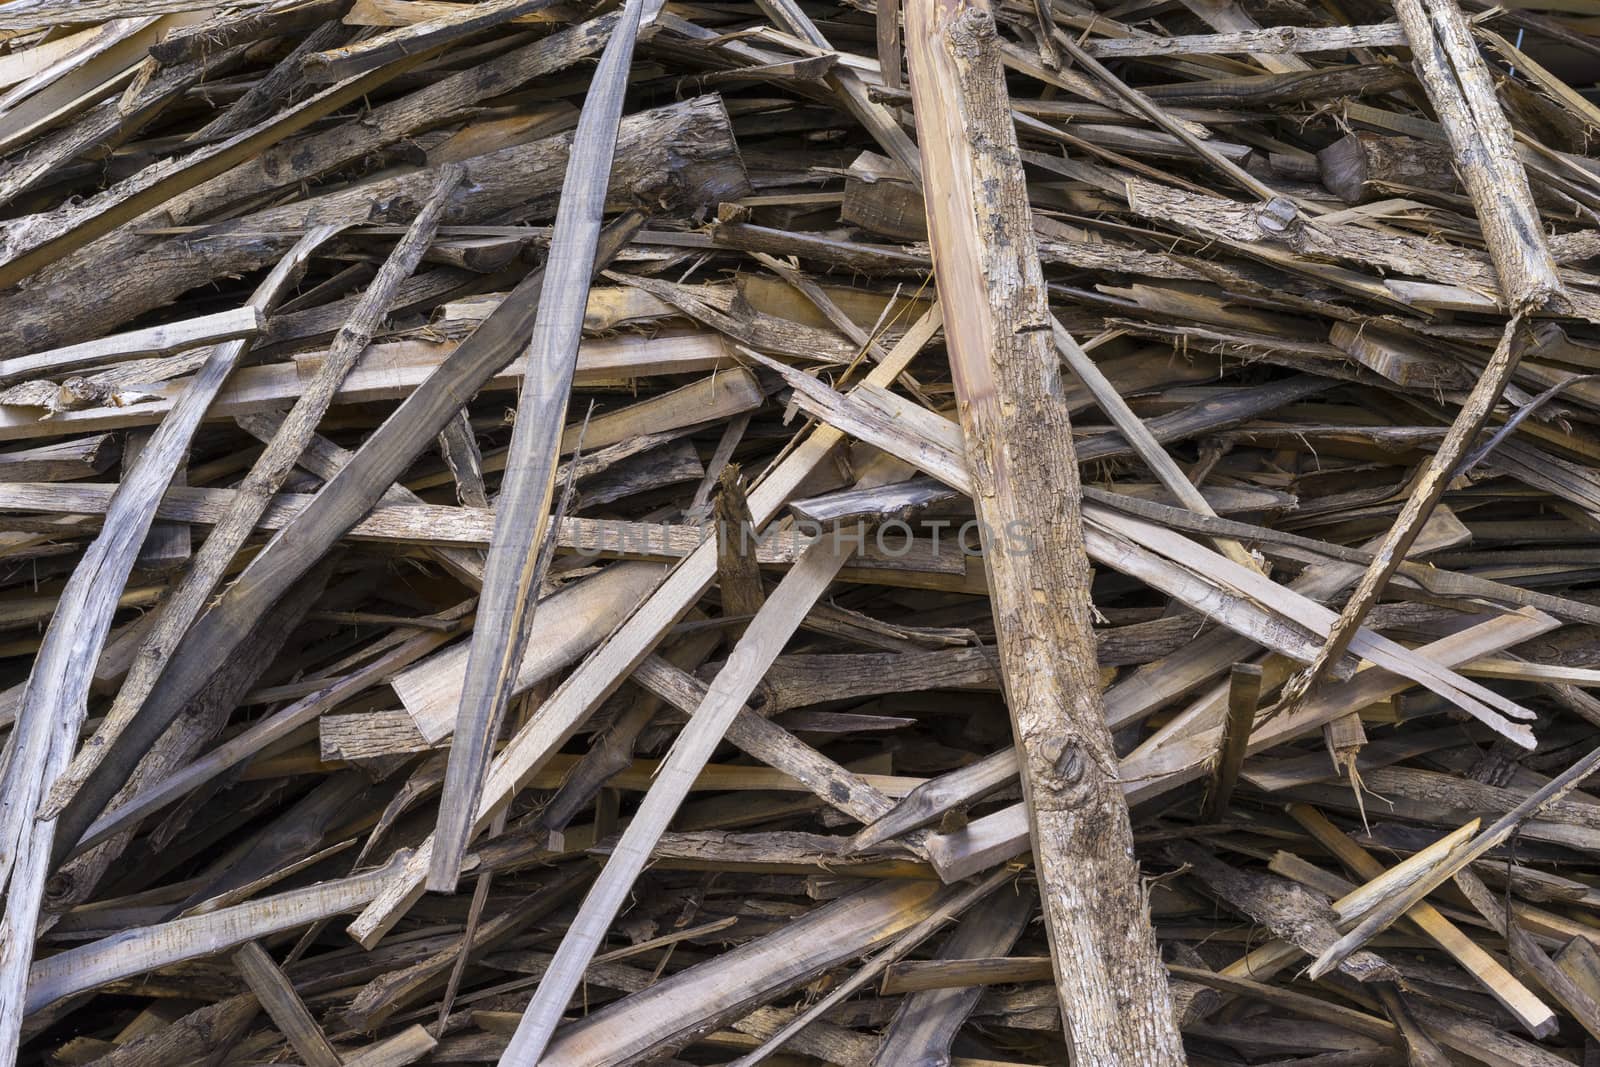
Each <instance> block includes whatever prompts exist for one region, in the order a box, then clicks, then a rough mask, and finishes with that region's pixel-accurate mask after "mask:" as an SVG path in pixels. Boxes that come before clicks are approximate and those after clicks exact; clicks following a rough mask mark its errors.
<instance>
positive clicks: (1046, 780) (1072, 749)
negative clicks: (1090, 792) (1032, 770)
mask: <svg viewBox="0 0 1600 1067" xmlns="http://www.w3.org/2000/svg"><path fill="white" fill-rule="evenodd" d="M1034 754H1035V755H1036V756H1037V757H1038V760H1039V761H1040V762H1042V763H1043V764H1044V766H1043V767H1041V768H1040V769H1039V772H1038V773H1037V774H1036V775H1035V776H1034V781H1035V782H1037V783H1038V784H1039V785H1041V786H1043V787H1044V788H1045V789H1048V790H1049V791H1050V792H1051V793H1053V794H1055V797H1056V799H1058V800H1060V799H1066V800H1068V801H1069V802H1070V801H1071V799H1072V795H1073V794H1075V793H1086V790H1085V789H1083V788H1082V787H1084V786H1085V784H1086V779H1087V778H1088V775H1089V760H1090V756H1089V753H1088V752H1086V751H1084V748H1083V746H1082V745H1080V744H1078V743H1077V742H1075V741H1071V740H1069V739H1067V738H1062V737H1047V738H1045V739H1044V740H1043V741H1042V742H1040V743H1039V744H1038V746H1037V747H1036V748H1035V750H1034Z"/></svg>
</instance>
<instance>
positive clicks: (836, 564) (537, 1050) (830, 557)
mask: <svg viewBox="0 0 1600 1067" xmlns="http://www.w3.org/2000/svg"><path fill="white" fill-rule="evenodd" d="M848 556H849V551H848V550H843V551H841V548H840V546H839V545H838V544H837V543H836V540H835V539H834V538H831V537H828V536H826V535H824V536H823V537H821V538H818V539H817V541H815V542H814V543H813V544H812V545H811V546H810V547H809V548H807V549H806V551H805V553H804V554H803V555H802V556H801V558H800V559H799V560H798V561H797V562H796V563H795V565H794V569H793V570H792V571H790V572H789V574H788V575H787V576H786V577H785V578H784V580H783V581H782V582H780V583H779V584H778V587H777V589H775V590H774V591H773V593H772V596H771V597H770V598H769V599H768V600H767V602H766V603H765V604H764V605H763V606H762V609H761V610H760V611H759V612H758V613H757V614H756V617H755V619H754V620H752V622H751V623H750V626H749V628H748V629H747V630H746V631H745V634H744V636H743V637H742V638H741V639H740V640H739V644H738V645H737V646H736V647H735V648H734V652H733V656H732V658H731V659H730V662H729V664H728V666H727V667H725V668H724V669H723V670H722V672H721V673H720V674H718V675H717V677H716V680H715V681H714V682H712V684H711V687H710V688H709V689H708V690H707V692H706V696H705V699H704V700H703V701H702V702H701V704H700V707H699V708H698V709H697V710H696V712H695V714H694V716H693V718H691V719H690V721H689V725H688V726H687V727H686V728H685V729H684V731H683V732H682V733H681V734H679V735H678V739H677V741H676V742H674V744H673V746H672V751H671V752H670V753H668V755H667V759H666V761H665V762H664V763H663V764H662V767H661V769H660V771H659V772H658V774H657V777H656V781H655V784H654V785H652V786H651V788H650V791H649V792H648V793H646V794H645V798H644V800H643V801H641V802H640V805H639V810H638V811H637V812H635V813H634V817H633V821H632V822H631V823H629V824H628V828H627V829H626V830H625V831H623V835H622V839H621V840H620V841H619V842H618V843H617V845H616V846H615V848H614V849H613V851H612V856H611V860H610V862H608V863H607V864H606V867H605V869H604V870H603V871H602V872H601V874H600V877H599V878H598V879H596V881H595V884H594V886H593V887H592V888H591V889H590V890H589V894H588V896H586V897H585V898H584V901H583V906H582V907H581V908H580V909H579V910H578V915H577V917H576V918H575V919H574V920H573V922H572V925H571V926H570V927H569V928H568V930H567V934H566V936H565V937H564V938H562V941H561V946H560V947H559V948H558V949H556V954H555V958H554V959H553V960H552V961H551V963H550V967H549V969H548V970H547V971H546V972H545V976H544V978H543V979H542V980H541V981H540V983H539V988H538V991H537V992H535V994H534V997H533V1000H532V1001H531V1002H530V1003H529V1004H528V1008H527V1010H526V1012H524V1014H523V1017H522V1022H521V1023H520V1024H519V1025H518V1027H517V1033H516V1035H515V1036H514V1037H513V1038H512V1041H511V1044H510V1046H509V1047H508V1048H507V1049H506V1053H505V1055H504V1056H502V1057H501V1059H500V1062H501V1063H503V1064H507V1065H512V1064H517V1065H525V1067H532V1065H533V1064H536V1063H540V1062H542V1061H541V1057H542V1056H544V1055H545V1050H546V1048H547V1046H548V1045H549V1043H550V1038H551V1035H552V1034H553V1033H554V1032H555V1028H556V1025H557V1024H558V1023H559V1022H560V1021H561V1014H562V1012H564V1011H565V1010H566V1007H567V1001H568V1000H569V999H570V998H571V996H572V994H573V992H574V991H575V990H576V989H577V988H578V984H579V983H580V982H581V981H582V979H583V971H584V968H585V967H587V966H588V964H589V960H590V958H591V957H593V955H594V952H595V950H596V948H597V947H598V946H599V944H600V942H601V940H602V939H603V938H604V937H605V934H606V931H607V930H608V929H609V928H610V926H611V922H612V920H613V919H614V918H615V917H616V914H617V912H618V910H619V909H620V908H621V906H622V903H623V901H624V900H625V899H626V897H627V895H628V893H629V892H630V890H632V888H633V883H634V880H635V879H637V878H638V876H639V872H640V871H641V870H643V869H644V865H645V863H646V862H647V861H648V860H649V858H650V851H651V849H652V847H653V846H654V844H655V840H656V838H657V837H659V836H660V835H661V834H662V833H663V832H664V831H665V830H666V828H667V823H668V822H669V821H670V820H671V819H672V816H673V815H674V814H675V813H676V812H677V810H678V805H679V804H680V803H682V801H683V798H684V796H685V795H687V793H688V790H689V786H690V784H691V783H692V782H693V781H694V777H695V775H697V774H698V773H699V772H700V768H701V767H703V766H704V765H705V763H706V761H707V760H709V759H710V757H711V753H712V751H713V750H714V749H715V748H716V747H717V745H718V744H719V743H720V742H721V740H722V736H723V734H724V733H725V732H726V731H727V728H728V724H729V723H730V722H731V721H732V720H733V718H734V716H736V715H737V714H738V713H739V711H740V710H741V709H743V707H744V703H745V700H746V699H747V698H748V697H749V695H750V693H751V691H753V690H754V689H755V686H756V683H757V682H759V681H760V679H761V675H763V674H764V673H766V670H767V667H768V666H770V665H771V663H772V661H773V660H774V659H776V658H777V655H778V653H779V652H780V651H782V649H783V645H784V644H785V643H786V642H787V641H788V639H789V637H790V636H791V635H792V634H793V633H794V631H795V630H796V629H797V628H798V627H799V625H800V622H801V620H802V619H804V618H805V616H806V613H807V612H809V611H810V610H811V606H812V605H813V604H814V603H816V600H817V598H818V597H819V596H821V595H822V592H823V590H825V589H826V588H827V586H828V584H829V583H830V582H832V581H833V578H834V575H835V574H837V573H838V571H839V568H840V567H842V566H844V561H845V560H846V559H847V558H848Z"/></svg>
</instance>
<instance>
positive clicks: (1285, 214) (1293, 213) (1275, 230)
mask: <svg viewBox="0 0 1600 1067" xmlns="http://www.w3.org/2000/svg"><path fill="white" fill-rule="evenodd" d="M1299 214H1300V209H1299V208H1297V207H1295V206H1294V201H1292V200H1289V199H1286V198H1285V197H1281V196H1275V197H1273V198H1272V199H1271V200H1269V201H1267V202H1266V203H1265V204H1262V205H1261V206H1260V207H1258V208H1256V225H1257V226H1259V227H1261V229H1262V230H1264V231H1265V232H1267V233H1270V234H1273V235H1278V234H1283V233H1287V232H1288V230H1289V227H1290V226H1293V225H1294V220H1295V218H1296V217H1297V216H1298V215H1299Z"/></svg>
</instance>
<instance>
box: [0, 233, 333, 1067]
mask: <svg viewBox="0 0 1600 1067" xmlns="http://www.w3.org/2000/svg"><path fill="white" fill-rule="evenodd" d="M337 230H338V227H332V226H329V227H316V228H314V229H313V230H311V231H310V232H309V233H307V234H306V235H305V237H303V238H302V239H301V240H300V242H299V243H298V244H296V245H295V247H294V249H293V250H292V251H291V252H290V254H289V255H288V256H286V257H284V259H283V260H282V262H280V263H279V264H278V266H277V268H276V269H274V270H273V271H272V273H271V274H270V275H269V276H268V277H267V278H266V279H265V280H264V281H262V283H261V284H260V286H258V287H257V289H256V291H255V293H254V295H253V296H252V297H251V299H250V303H251V305H252V306H253V307H255V308H257V309H259V310H262V311H266V310H269V309H270V308H271V307H272V306H273V305H274V304H275V303H276V302H277V301H278V299H279V298H280V297H281V296H282V295H283V293H284V292H285V291H286V290H287V289H288V288H289V287H290V285H292V284H293V282H294V280H295V279H296V278H297V277H298V275H299V272H300V271H301V270H303V269H304V267H305V264H306V261H307V260H308V259H309V258H310V256H311V253H312V252H313V251H314V250H315V249H316V248H317V247H318V246H319V245H321V244H322V243H323V242H325V241H326V240H327V239H328V238H329V237H331V236H332V235H333V234H334V233H336V232H337ZM249 347H250V346H249V342H248V341H229V342H227V343H225V344H222V345H218V346H217V347H216V348H214V349H213V350H212V351H211V354H210V355H209V356H208V357H207V359H206V362H205V364H204V365H203V366H202V367H201V369H200V371H199V373H197V374H196V375H195V377H194V380H193V382H192V383H191V385H190V387H189V389H188V390H187V391H185V393H184V394H183V397H182V398H181V399H180V400H179V402H178V404H177V405H176V406H175V407H174V408H173V410H172V413H171V414H169V415H168V416H167V418H166V419H165V420H164V421H163V422H162V423H161V426H160V427H159V428H158V429H157V430H156V432H155V433H154V434H152V435H151V437H150V440H149V442H148V443H147V445H146V447H145V448H144V450H143V452H142V453H141V454H140V457H139V460H138V462H137V464H136V465H135V467H134V469H133V470H132V471H130V472H129V474H128V477H127V479H126V480H125V481H124V482H123V485H122V488H121V489H120V490H119V492H118V493H117V496H116V499H115V500H113V501H112V506H111V508H110V510H109V511H108V512H107V515H106V524H105V528H104V529H103V530H102V532H101V534H100V536H99V537H97V538H96V539H95V541H94V544H93V545H91V546H90V547H89V550H88V552H87V553H86V554H85V556H84V559H83V560H82V561H81V562H80V563H79V565H78V567H77V568H76V569H75V570H74V571H73V573H72V577H71V578H70V579H69V580H68V582H67V587H66V589H65V590H63V591H62V595H61V599H60V601H59V603H58V604H57V607H56V612H55V614H54V615H53V616H52V617H51V619H50V627H49V629H48V630H46V631H45V638H44V643H43V644H42V645H41V647H40V649H39V652H38V654H37V656H36V658H35V659H34V666H33V671H32V673H31V674H30V675H29V676H28V687H27V690H26V691H25V692H24V693H23V697H22V705H21V708H20V709H19V711H18V713H17V725H16V728H15V729H14V730H13V731H12V733H11V737H10V738H9V741H8V744H7V760H6V766H5V771H4V775H3V778H0V882H3V881H4V880H5V879H6V878H7V876H9V878H10V890H9V892H8V893H7V895H6V912H5V918H4V920H3V921H0V945H3V946H4V948H3V949H0V1064H3V1065H5V1067H10V1064H11V1063H13V1062H14V1061H15V1057H16V1051H17V1043H18V1034H19V1032H20V1030H21V1026H22V1013H21V1004H22V995H23V986H24V984H25V983H26V981H27V974H28V963H29V961H30V960H31V959H32V956H33V939H34V927H35V924H36V922H37V920H38V915H39V906H40V903H41V901H42V900H43V894H44V882H45V876H46V874H47V871H48V865H49V862H50V857H51V850H52V846H53V845H54V843H55V839H56V836H57V834H56V830H57V825H56V820H54V819H44V820H42V821H35V818H36V816H37V815H38V812H39V807H40V804H41V803H42V802H43V800H44V797H45V793H46V791H47V790H49V789H50V788H51V787H52V786H53V785H54V782H55V780H56V778H57V777H58V776H59V775H60V774H61V772H62V770H63V769H64V768H65V767H66V765H67V761H68V760H69V759H71V757H72V749H73V746H74V745H75V744H76V743H77V740H78V732H79V730H80V729H81V728H82V725H83V720H84V716H85V715H86V714H87V713H88V699H89V680H90V677H91V676H92V675H93V672H94V665H95V663H96V662H97V661H98V660H99V658H100V650H101V649H102V648H103V647H104V645H105V640H106V634H107V633H108V632H109V631H110V629H111V617H112V615H113V614H114V613H115V612H116V609H117V602H118V598H119V596H120V595H121V593H122V589H123V586H125V585H126V584H127V581H128V575H129V574H130V573H131V572H132V570H133V564H134V561H135V559H137V557H138V554H139V548H140V546H141V545H143V544H144V540H145V536H146V535H147V534H148V533H149V531H150V526H151V524H152V523H153V522H154V521H155V515H156V506H157V504H158V503H159V502H160V500H161V497H162V494H163V493H165V491H166V488H167V486H168V484H169V483H170V482H171V481H172V477H173V474H174V473H175V472H176V471H177V469H178V465H179V464H180V463H181V462H183V458H184V456H186V455H187V454H188V451H189V443H190V441H191V440H192V438H193V437H194V432H195V429H196V427H198V426H199V425H200V418H201V416H202V415H203V414H204V413H205V409H206V407H207V405H209V404H210V403H211V400H212V398H214V397H215V396H216V395H217V391H218V390H219V389H221V388H222V383H223V382H224V381H225V380H226V379H227V377H228V375H229V374H230V373H231V372H232V371H233V368H234V367H235V366H237V365H238V362H239V360H240V358H241V357H243V355H244V354H245V352H246V351H247V350H248V348H249ZM181 710H182V708H181V707H180V708H174V709H173V714H174V715H176V714H177V712H178V711H181ZM120 784H121V783H120V781H119V782H118V783H117V785H118V786H119V787H120Z"/></svg>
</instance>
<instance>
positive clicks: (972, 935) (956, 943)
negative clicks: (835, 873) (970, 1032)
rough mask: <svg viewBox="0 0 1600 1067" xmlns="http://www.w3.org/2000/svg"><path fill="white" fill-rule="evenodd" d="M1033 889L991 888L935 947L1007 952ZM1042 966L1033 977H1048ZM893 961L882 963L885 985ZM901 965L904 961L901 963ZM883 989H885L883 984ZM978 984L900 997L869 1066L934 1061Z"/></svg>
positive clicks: (972, 954)
mask: <svg viewBox="0 0 1600 1067" xmlns="http://www.w3.org/2000/svg"><path fill="white" fill-rule="evenodd" d="M1033 906H1034V900H1033V894H1031V893H1026V892H1023V891H1022V890H1021V889H1020V887H1019V888H1018V889H1016V890H1013V891H1012V892H1008V893H1007V892H1002V893H998V894H996V896H995V897H994V901H993V903H992V904H991V905H990V906H989V907H985V908H983V909H981V910H980V911H977V912H974V913H972V914H970V915H968V916H967V917H966V918H964V919H963V920H962V921H961V925H960V926H959V927H958V928H957V929H956V931H955V932H954V933H953V934H951V935H950V937H949V938H948V939H947V940H946V941H945V943H944V944H943V945H942V946H941V947H940V950H939V955H940V957H941V959H942V960H966V959H975V958H982V957H995V956H1003V955H1004V954H1005V953H1007V952H1010V951H1011V948H1012V946H1013V945H1015V944H1016V943H1017V938H1018V937H1019V936H1020V935H1021V933H1022V929H1023V926H1024V924H1025V923H1026V922H1027V921H1028V918H1029V916H1030V915H1031V914H1032V912H1033ZM1040 962H1042V963H1043V964H1044V971H1043V973H1042V974H1041V975H1040V976H1039V978H1038V979H1037V980H1038V981H1049V980H1050V978H1051V977H1052V976H1051V973H1050V961H1049V960H1042V961H1040ZM894 966H896V965H895V964H890V967H889V968H886V969H885V973H884V984H885V985H887V984H888V981H889V977H890V972H891V971H892V969H893V967H894ZM902 966H903V964H902ZM885 992H887V990H885ZM982 992H983V990H982V989H981V988H980V987H978V986H976V985H973V986H967V987H965V988H956V989H930V990H926V991H922V992H918V993H914V994H912V995H911V996H909V997H906V998H905V999H903V1000H901V1002H900V1007H899V1008H897V1009H896V1010H895V1013H894V1018H893V1019H891V1020H890V1022H889V1026H888V1028H887V1029H886V1030H884V1032H883V1043H882V1044H881V1045H880V1046H879V1047H878V1051H877V1054H876V1055H875V1056H874V1057H873V1059H872V1067H899V1065H900V1064H905V1063H937V1062H940V1060H941V1058H942V1057H948V1056H949V1055H950V1045H951V1042H952V1041H953V1040H954V1039H955V1035H956V1033H957V1031H959V1030H960V1028H961V1025H962V1023H963V1022H965V1020H966V1018H967V1016H968V1015H969V1014H970V1013H971V1012H972V1009H973V1008H975V1007H977V1005H978V998H979V997H980V996H981V995H982Z"/></svg>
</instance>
